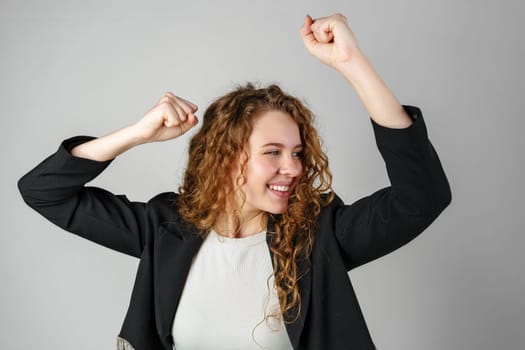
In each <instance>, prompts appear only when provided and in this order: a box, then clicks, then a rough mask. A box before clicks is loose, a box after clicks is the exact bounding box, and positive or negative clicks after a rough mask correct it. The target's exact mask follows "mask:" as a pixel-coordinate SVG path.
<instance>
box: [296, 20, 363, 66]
mask: <svg viewBox="0 0 525 350" xmlns="http://www.w3.org/2000/svg"><path fill="white" fill-rule="evenodd" d="M301 37H302V39H303V42H304V45H305V46H306V49H307V50H308V52H310V54H312V55H313V56H314V57H315V58H317V59H318V60H320V61H321V62H323V63H325V64H327V65H329V66H331V67H333V68H335V69H337V70H340V67H342V66H343V65H345V64H347V63H350V62H351V61H352V59H353V58H355V57H356V56H358V55H361V51H360V49H359V46H358V44H357V40H356V39H355V36H354V33H352V30H351V29H350V27H349V26H348V23H347V19H346V17H345V16H343V15H342V14H339V13H336V14H335V15H332V16H329V17H322V18H317V19H315V20H313V19H312V17H310V16H306V18H305V20H304V24H303V27H302V28H301Z"/></svg>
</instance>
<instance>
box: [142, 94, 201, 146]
mask: <svg viewBox="0 0 525 350" xmlns="http://www.w3.org/2000/svg"><path fill="white" fill-rule="evenodd" d="M196 111H197V106H196V105H195V104H193V103H191V102H190V101H188V100H185V99H183V98H182V97H179V96H175V95H174V94H172V93H171V92H166V93H164V94H163V95H162V97H161V98H160V100H159V102H158V103H157V104H156V105H155V106H153V108H152V109H150V110H149V111H148V112H147V113H146V114H145V115H144V117H143V118H142V119H141V120H140V121H138V122H137V123H136V124H135V125H134V126H133V127H134V128H135V129H136V132H137V133H138V135H140V138H141V139H142V140H143V141H144V142H154V141H166V140H170V139H173V138H176V137H178V136H180V135H182V134H184V133H185V132H186V131H188V130H189V129H191V128H192V127H194V126H195V125H196V124H197V123H198V119H197V117H196V116H195V114H194V113H195V112H196Z"/></svg>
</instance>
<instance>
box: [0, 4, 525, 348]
mask: <svg viewBox="0 0 525 350" xmlns="http://www.w3.org/2000/svg"><path fill="white" fill-rule="evenodd" d="M334 12H341V13H343V14H345V15H347V17H348V18H349V22H350V25H351V27H352V29H353V30H354V32H355V34H356V36H357V38H358V41H359V43H360V45H361V47H362V49H363V51H364V52H365V54H367V56H368V57H369V59H370V61H371V62H372V63H373V64H374V66H375V67H376V69H377V70H378V71H379V73H380V74H381V75H382V77H383V78H384V79H385V81H386V82H387V83H388V85H389V86H390V87H391V89H392V90H393V91H394V93H395V94H396V96H397V97H398V98H399V99H400V100H401V102H402V103H405V104H414V105H418V106H420V107H421V108H422V110H423V113H424V115H425V119H426V122H427V126H428V128H429V135H430V138H431V140H432V142H433V143H434V145H435V146H436V148H437V150H438V152H439V154H440V157H441V159H442V162H443V165H444V167H445V170H446V172H447V175H448V177H449V180H450V182H451V185H452V190H453V202H452V204H451V206H450V207H449V208H447V209H446V211H445V212H444V213H443V215H442V216H441V217H439V218H438V219H437V221H436V222H435V223H434V224H433V225H432V226H431V227H430V228H429V229H427V231H426V232H425V233H424V234H423V235H421V236H420V237H418V238H417V239H416V240H415V241H413V242H412V243H411V244H409V245H408V246H406V247H404V248H402V249H400V250H398V251H396V252H394V253H392V254H390V255H388V256H386V257H384V258H382V259H379V260H377V261H375V262H372V263H370V264H368V265H366V266H363V267H361V268H359V269H357V270H355V271H352V272H351V273H350V277H351V278H352V279H353V282H354V286H355V288H356V291H357V294H358V297H359V299H360V303H361V306H362V308H363V311H364V314H365V318H366V320H367V322H368V325H369V328H370V331H371V333H372V336H373V338H374V340H375V342H376V344H377V346H378V347H379V348H380V349H436V350H438V349H439V350H442V349H523V348H525V345H524V344H525V301H524V296H525V277H524V274H523V272H522V270H521V269H522V267H521V266H522V265H523V263H524V259H523V253H522V251H523V247H524V243H525V238H524V236H523V229H522V227H521V223H522V217H523V214H524V212H525V211H524V209H525V207H524V205H523V202H522V199H523V197H524V193H523V188H522V180H523V179H524V178H525V177H524V167H523V148H524V147H523V146H524V144H523V139H522V138H521V137H520V136H522V134H523V130H524V129H523V127H524V121H523V120H524V115H523V111H524V109H525V104H524V101H523V100H524V99H523V81H524V73H523V72H524V70H523V68H522V64H523V62H525V54H524V41H523V25H522V24H521V23H520V19H521V18H522V15H523V12H524V5H523V2H521V1H488V0H487V1H473V0H471V1H469V0H465V1H459V2H458V1H452V0H441V1H430V0H401V1H386V0H382V1H379V0H366V1H364V0H360V1H310V0H309V1H304V0H293V1H244V0H242V1H241V0H236V1H228V0H223V1H220V2H219V1H217V2H212V1H185V2H182V1H170V2H168V1H165V2H145V1H144V2H132V1H123V0H122V1H91V2H86V1H65V0H64V1H56V0H55V1H45V2H43V1H42V2H40V1H36V0H32V1H14V0H12V1H2V2H1V3H0V50H1V54H0V89H1V91H0V116H1V119H0V123H1V124H0V125H1V128H0V130H1V136H2V137H1V138H0V143H1V145H0V151H1V156H2V162H3V165H2V171H1V172H0V179H1V182H0V183H1V185H2V191H1V193H2V201H1V202H0V206H1V210H0V213H1V215H2V216H1V219H2V222H3V225H2V226H3V228H2V229H1V233H2V234H1V235H0V249H1V250H2V254H1V255H0V256H1V258H0V259H1V260H0V274H1V275H0V281H1V285H0V310H1V311H0V315H1V316H0V348H1V349H34V348H38V349H72V348H74V349H111V348H114V346H115V336H116V335H117V333H118V331H119V329H120V326H121V323H122V320H123V319H124V315H125V312H126V309H127V305H128V301H129V297H130V293H131V289H132V285H133V281H134V275H135V270H136V267H137V263H138V261H137V260H135V259H134V258H131V257H127V256H125V255H122V254H120V253H114V252H112V251H110V250H108V249H105V248H101V247H99V246H97V245H95V244H92V243H90V242H87V241H85V240H83V239H79V238H78V237H76V236H74V235H70V234H67V233H65V232H64V231H62V230H60V229H58V228H56V227H54V226H53V225H51V224H49V223H48V222H46V221H45V219H43V218H41V217H40V216H38V215H37V214H36V213H34V212H32V211H31V210H30V209H29V208H28V207H26V206H25V204H24V203H23V202H22V200H21V198H20V196H19V194H18V192H17V190H16V181H17V179H18V178H19V177H20V176H21V175H23V174H24V173H25V172H26V171H28V170H29V169H30V168H31V167H33V166H34V165H36V164H37V162H39V161H40V160H41V159H43V158H44V157H45V156H47V155H48V154H50V153H52V152H54V151H55V150H56V148H57V147H58V144H59V141H60V140H62V139H64V138H66V137H69V136H72V135H76V134H90V135H103V134H106V133H109V132H110V131H112V130H115V129H117V128H120V127H123V126H125V125H128V124H130V123H132V122H134V121H136V120H138V119H139V118H140V117H141V116H142V115H143V113H144V112H145V111H146V110H148V109H149V108H150V107H151V106H152V105H153V104H154V103H155V102H156V100H157V99H158V98H159V96H160V94H161V93H162V92H163V91H165V90H171V91H173V92H174V93H176V94H179V95H181V96H183V97H186V98H188V99H190V100H191V101H193V102H195V103H197V104H198V105H199V107H200V112H201V113H202V112H203V111H204V109H205V107H206V106H207V104H208V103H209V102H210V101H211V100H212V99H213V98H215V97H216V96H219V95H221V94H223V93H225V92H226V91H228V90H229V89H230V88H232V87H233V86H234V85H235V84H237V83H242V82H245V81H259V82H261V83H264V84H266V83H270V82H278V83H280V84H281V85H282V86H283V87H284V88H285V89H287V90H288V91H289V92H291V93H293V94H295V95H297V96H299V97H300V98H302V99H304V100H305V101H307V103H308V105H309V106H310V107H311V108H312V110H313V111H314V112H315V113H316V114H317V116H318V119H317V125H318V128H319V130H320V132H321V135H322V136H323V138H324V140H325V146H326V150H327V153H328V154H329V157H330V160H331V167H332V170H333V173H334V176H335V183H334V186H335V189H336V191H337V192H338V193H339V195H340V196H341V197H343V198H344V199H345V200H346V201H347V202H353V201H354V200H356V199H358V198H359V197H361V196H363V195H366V194H368V193H370V192H372V191H375V190H376V189H378V188H380V187H383V186H385V185H387V184H388V182H387V181H388V180H387V177H386V172H385V170H384V167H383V164H382V160H381V158H380V157H379V154H378V152H377V150H376V149H375V144H374V140H373V135H372V133H371V126H370V122H369V119H368V116H367V114H366V111H365V110H364V108H363V107H362V105H361V104H360V102H359V100H358V99H357V97H356V95H355V94H354V92H353V91H352V89H351V87H350V86H349V85H348V84H347V83H346V81H345V80H344V79H343V78H341V77H340V76H339V75H338V74H337V72H335V71H334V70H331V69H329V68H328V67H326V66H323V65H322V64H321V63H319V62H317V61H316V60H315V59H314V58H312V57H310V56H309V55H308V54H307V52H306V50H305V49H304V48H303V46H302V42H301V41H300V38H299V28H300V26H301V25H302V21H303V16H304V15H305V14H307V13H308V14H311V15H312V16H314V17H319V16H325V15H329V14H332V13H334ZM187 141H188V136H185V137H184V138H181V139H179V140H175V141H172V142H168V143H162V144H154V145H146V146H143V147H140V148H138V149H134V150H131V151H129V152H128V153H126V154H124V155H122V156H121V157H119V158H118V159H117V160H116V161H115V162H114V163H113V165H112V166H111V167H110V168H109V169H108V170H107V171H106V172H105V173H104V174H102V175H101V176H100V177H99V178H97V179H96V180H95V181H94V182H93V184H96V185H100V186H104V187H106V188H108V189H110V190H112V191H113V192H116V193H126V194H127V195H128V196H129V197H130V198H131V199H135V200H147V199H148V198H150V197H151V196H153V195H154V194H155V193H157V192H159V191H167V190H173V189H175V188H176V186H177V185H178V184H179V179H180V175H181V173H182V170H183V166H184V162H185V152H186V144H187ZM225 322H227V315H225Z"/></svg>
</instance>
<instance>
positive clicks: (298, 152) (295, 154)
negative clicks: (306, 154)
mask: <svg viewBox="0 0 525 350" xmlns="http://www.w3.org/2000/svg"><path fill="white" fill-rule="evenodd" d="M292 155H293V156H294V157H295V158H301V157H302V156H303V151H296V152H293V153H292Z"/></svg>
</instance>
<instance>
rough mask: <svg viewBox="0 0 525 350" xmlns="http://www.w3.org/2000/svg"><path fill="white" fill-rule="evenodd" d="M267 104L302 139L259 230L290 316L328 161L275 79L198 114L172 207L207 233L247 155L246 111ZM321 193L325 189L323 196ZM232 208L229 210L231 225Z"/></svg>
mask: <svg viewBox="0 0 525 350" xmlns="http://www.w3.org/2000/svg"><path fill="white" fill-rule="evenodd" d="M270 110H277V111H282V112H284V113H287V114H288V115H290V116H291V117H292V119H293V120H294V121H295V122H296V123H297V125H298V127H299V134H300V137H301V142H302V145H303V150H302V155H301V162H302V167H303V172H302V174H301V175H300V176H299V178H298V179H297V184H296V186H294V187H293V189H292V193H291V194H290V197H289V202H288V207H287V210H286V211H285V212H284V213H282V214H270V213H267V215H268V217H269V218H270V219H272V222H273V223H274V225H273V228H270V227H268V228H267V229H268V234H270V235H271V240H270V242H271V243H270V247H269V248H270V250H271V252H272V253H273V266H274V276H275V285H276V288H277V295H278V299H279V304H280V307H281V310H280V311H281V314H282V316H283V317H284V321H285V322H294V321H295V320H296V319H297V317H299V313H300V310H301V296H300V293H299V285H298V281H299V279H300V278H301V277H302V275H303V274H304V272H305V271H300V270H299V268H298V266H299V265H298V262H299V261H300V260H306V262H309V257H310V254H311V251H312V247H313V240H314V237H313V235H314V232H315V229H316V219H317V217H318V216H319V213H320V211H321V208H322V207H323V206H325V205H327V204H328V203H329V202H330V201H331V200H332V199H333V194H332V191H331V185H332V174H331V172H330V170H329V168H328V159H327V157H326V155H325V154H324V152H323V151H322V149H321V144H320V141H319V137H318V135H317V132H316V130H315V128H314V126H313V114H312V113H311V112H310V110H309V109H308V108H306V107H305V106H304V104H303V103H301V101H299V100H298V99H297V98H295V97H293V96H291V95H289V94H286V93H284V92H283V91H282V90H281V88H280V87H279V86H277V85H269V86H267V87H264V88H256V87H255V86H254V85H253V84H251V83H248V84H246V85H244V86H238V87H237V88H236V89H235V90H233V91H231V92H230V93H228V94H226V95H224V96H222V97H219V98H218V99H217V100H215V101H214V102H213V103H212V104H211V105H210V106H209V107H208V109H207V110H206V111H205V113H204V116H203V121H202V126H201V129H200V130H199V131H198V132H197V133H196V134H195V135H194V136H193V138H192V139H191V141H190V144H189V157H188V166H187V168H186V171H185V174H184V179H183V184H182V186H181V187H180V188H179V193H180V196H179V209H178V210H179V214H180V216H181V217H182V218H183V219H184V220H186V221H187V222H190V223H192V224H193V225H195V226H196V227H197V228H198V229H200V230H201V231H202V232H203V234H204V235H206V234H208V233H209V231H210V229H211V228H212V227H213V226H214V225H215V224H216V222H217V220H218V218H219V217H220V215H221V214H224V208H227V205H228V203H230V202H229V200H231V196H232V194H233V193H234V192H235V191H236V188H238V187H237V186H236V185H241V184H242V183H244V181H245V174H244V172H243V170H242V169H243V168H244V166H245V164H246V161H244V162H242V163H241V173H240V175H239V177H238V178H237V179H236V180H235V181H233V180H232V178H231V174H232V167H233V166H234V164H235V162H238V160H239V159H240V155H241V154H243V153H244V154H245V155H247V154H246V144H247V141H248V138H249V136H250V135H251V132H252V125H253V120H254V117H256V116H258V115H260V114H261V113H264V112H266V111H270ZM244 158H247V157H244ZM326 192H329V195H323V194H324V193H326ZM241 195H242V193H241ZM243 199H244V197H243ZM240 205H241V206H242V203H241V204H240ZM239 209H240V208H237V211H235V216H236V217H235V223H236V224H237V227H238V226H239V223H240V218H239V217H238V213H239ZM307 266H309V265H308V264H307ZM294 315H295V316H294ZM271 316H277V315H271Z"/></svg>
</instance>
